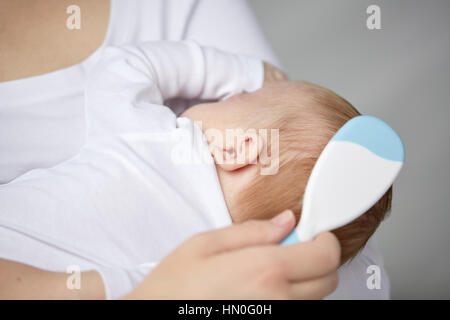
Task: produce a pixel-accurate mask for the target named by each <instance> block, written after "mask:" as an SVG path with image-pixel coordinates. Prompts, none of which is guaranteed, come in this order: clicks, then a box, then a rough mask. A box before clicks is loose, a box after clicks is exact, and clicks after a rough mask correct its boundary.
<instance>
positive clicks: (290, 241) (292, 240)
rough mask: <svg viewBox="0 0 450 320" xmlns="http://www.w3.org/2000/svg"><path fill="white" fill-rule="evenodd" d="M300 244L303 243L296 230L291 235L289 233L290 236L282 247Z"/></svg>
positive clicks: (285, 239) (283, 242) (282, 243)
mask: <svg viewBox="0 0 450 320" xmlns="http://www.w3.org/2000/svg"><path fill="white" fill-rule="evenodd" d="M299 242H301V241H300V239H299V237H298V235H297V232H296V231H295V229H294V230H292V232H291V233H289V235H288V236H287V237H286V238H284V240H283V241H281V243H280V245H282V246H287V245H290V244H295V243H299Z"/></svg>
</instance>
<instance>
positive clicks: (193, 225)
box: [0, 42, 264, 298]
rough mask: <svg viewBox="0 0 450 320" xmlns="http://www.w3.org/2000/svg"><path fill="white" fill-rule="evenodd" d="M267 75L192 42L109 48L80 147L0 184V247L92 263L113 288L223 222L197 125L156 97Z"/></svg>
mask: <svg viewBox="0 0 450 320" xmlns="http://www.w3.org/2000/svg"><path fill="white" fill-rule="evenodd" d="M263 78H264V74H263V65H262V62H261V60H259V59H255V58H246V57H243V56H235V55H231V54H225V53H221V52H219V51H217V50H214V49H208V48H205V49H202V48H200V47H199V46H197V45H196V44H194V43H192V42H159V43H158V42H156V43H155V42H147V43H143V44H141V45H139V46H138V47H130V46H129V47H124V48H115V47H111V48H108V49H106V50H105V51H104V53H103V57H102V59H101V60H100V62H99V64H98V66H97V67H96V69H95V71H94V72H93V75H92V78H91V79H90V80H89V81H88V86H87V88H86V115H87V123H88V126H87V128H88V138H87V142H86V144H85V145H84V146H83V147H82V148H81V150H80V152H79V153H78V154H77V155H76V156H75V157H74V158H72V159H70V160H68V161H66V162H63V163H61V164H59V165H57V166H55V167H53V168H50V169H36V170H31V171H29V172H27V173H26V174H24V175H22V176H20V177H18V178H16V179H15V180H13V181H12V182H10V183H7V184H3V185H0V203H2V214H1V215H0V226H1V228H2V229H1V230H0V231H3V232H0V238H1V240H2V241H1V246H0V256H1V257H3V258H6V259H10V260H18V261H21V262H24V263H27V264H31V265H34V266H37V267H40V268H44V269H50V270H59V271H66V268H67V267H68V266H69V265H78V266H80V267H81V268H82V269H86V268H92V267H93V268H94V269H97V270H99V272H100V273H101V274H102V277H103V279H104V281H105V287H106V292H107V297H108V298H118V297H120V296H123V295H124V294H126V293H127V292H129V291H130V290H131V289H132V288H133V287H134V286H136V285H137V284H138V283H139V282H140V281H142V280H143V278H144V276H145V275H146V273H147V272H146V271H148V269H149V268H151V267H153V266H155V265H156V264H157V263H158V261H160V260H161V259H162V258H163V257H164V256H165V255H166V254H167V253H169V252H170V251H171V250H173V249H174V248H176V247H177V246H178V245H180V244H181V243H182V242H183V241H185V240H186V239H187V238H188V237H190V236H192V235H194V234H196V233H198V232H201V231H206V230H210V229H214V228H220V227H224V226H226V225H230V224H231V219H230V216H229V214H228V210H227V208H226V205H225V200H224V198H223V194H222V191H221V188H220V183H219V180H218V178H217V173H216V169H215V165H214V161H213V160H212V158H211V155H210V153H209V149H208V146H207V144H206V142H205V141H204V139H203V134H202V131H201V129H200V128H199V127H198V126H197V125H196V124H194V123H193V122H192V121H190V120H189V119H187V118H178V119H177V118H176V115H175V114H174V113H173V111H171V110H170V109H169V108H167V107H165V106H163V105H162V103H163V101H164V100H165V99H169V98H171V97H175V96H176V97H183V98H190V99H197V98H198V99H221V98H224V97H226V96H228V95H233V94H236V93H239V92H242V91H244V90H245V91H247V92H251V91H254V90H256V89H259V88H260V87H261V85H262V82H263ZM14 233H16V235H14ZM17 233H20V236H18V235H17ZM10 237H14V242H11V240H12V239H10ZM29 238H34V239H35V240H36V241H32V242H29V241H28V239H29ZM17 247H18V248H20V250H19V251H17V250H16V248H17ZM44 251H50V252H51V257H49V256H48V255H46V256H42V257H41V256H40V255H37V256H35V255H34V254H33V253H35V252H44ZM31 257H32V258H31ZM64 263H66V265H65V266H64ZM62 267H63V269H61V268H62ZM114 270H117V272H115V271H114Z"/></svg>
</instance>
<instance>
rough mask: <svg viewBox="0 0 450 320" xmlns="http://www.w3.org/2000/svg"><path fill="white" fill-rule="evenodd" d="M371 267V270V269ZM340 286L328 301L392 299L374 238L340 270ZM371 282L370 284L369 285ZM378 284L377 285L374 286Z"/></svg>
mask: <svg viewBox="0 0 450 320" xmlns="http://www.w3.org/2000/svg"><path fill="white" fill-rule="evenodd" d="M369 267H370V268H369ZM338 272H339V285H338V287H337V289H336V290H335V291H334V292H333V293H332V294H331V295H329V296H328V297H326V299H328V300H386V299H389V298H390V282H389V277H388V276H387V274H386V270H385V269H384V265H383V257H382V256H381V254H380V252H379V250H378V248H377V247H376V244H375V239H374V237H372V238H371V239H369V241H368V242H367V244H366V246H365V247H364V249H363V250H362V251H361V252H360V253H359V254H358V255H357V256H356V257H355V258H354V259H352V260H350V261H348V262H347V263H345V264H344V265H342V266H341V267H340V268H339V270H338ZM368 282H369V283H368ZM374 284H376V285H374Z"/></svg>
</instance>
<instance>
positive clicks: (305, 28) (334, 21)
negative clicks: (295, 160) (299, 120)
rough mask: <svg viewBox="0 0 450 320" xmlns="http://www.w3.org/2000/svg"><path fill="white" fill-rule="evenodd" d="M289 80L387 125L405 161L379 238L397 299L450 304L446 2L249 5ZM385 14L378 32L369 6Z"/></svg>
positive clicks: (263, 1)
mask: <svg viewBox="0 0 450 320" xmlns="http://www.w3.org/2000/svg"><path fill="white" fill-rule="evenodd" d="M250 4H251V5H252V7H253V8H254V10H255V14H256V16H257V17H258V18H259V20H260V23H261V25H262V28H263V30H264V31H265V33H266V35H267V37H268V38H269V41H270V42H271V44H272V45H273V48H274V50H275V52H276V53H277V54H278V56H279V58H280V61H281V63H282V65H283V66H284V69H285V70H286V71H287V73H288V74H289V76H290V77H291V78H293V79H297V80H301V79H305V80H308V81H311V82H315V83H318V84H320V85H323V86H325V87H328V88H330V89H332V90H334V91H335V92H337V93H338V94H340V95H342V96H343V97H345V98H346V99H348V100H349V101H350V102H351V103H352V104H354V105H355V106H356V107H357V108H358V109H359V110H360V111H361V112H362V113H367V114H372V115H375V116H378V117H381V118H382V119H385V120H386V121H387V122H388V123H390V124H391V125H392V126H393V127H394V128H395V129H396V130H397V131H398V133H399V134H400V136H401V137H402V138H403V141H404V143H405V148H406V163H405V166H404V169H403V171H402V172H401V174H400V177H399V178H398V180H397V182H396V184H395V189H394V200H393V210H392V213H391V216H390V217H389V218H388V219H387V220H386V221H385V222H384V223H383V224H382V225H381V227H380V229H379V231H378V232H377V240H378V245H379V247H380V249H381V251H382V253H383V255H384V259H385V264H386V268H387V271H388V273H389V275H390V278H391V285H392V291H391V294H392V298H394V299H395V298H397V299H402V298H404V299H416V298H424V299H428V298H430V299H431V298H440V299H442V298H445V299H449V298H450V230H449V227H450V129H449V125H448V123H449V120H450V85H449V84H450V1H448V0H442V1H425V0H423V1H417V0H416V1H414V0H390V1H387V0H386V1H379V0H378V1H377V0H373V1H364V0H352V1H350V0H341V1H337V0H277V1H275V0H251V1H250ZM370 4H377V5H379V6H380V8H381V26H382V29H381V30H374V31H370V30H368V29H367V27H366V18H367V16H368V15H367V14H366V8H367V7H368V6H369V5H370Z"/></svg>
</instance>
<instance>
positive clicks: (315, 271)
mask: <svg viewBox="0 0 450 320" xmlns="http://www.w3.org/2000/svg"><path fill="white" fill-rule="evenodd" d="M273 250H274V251H276V253H275V255H274V257H275V258H277V259H280V261H281V263H282V266H283V269H284V271H285V272H286V277H287V279H289V280H291V281H298V280H307V279H315V278H318V277H321V276H324V275H327V274H329V273H332V272H334V271H335V270H336V269H337V268H338V267H339V264H340V256H341V247H340V245H339V241H338V240H337V238H336V236H335V235H334V234H332V233H331V232H324V233H321V234H319V235H318V236H317V237H316V238H314V239H313V240H311V241H309V242H303V243H298V244H294V245H288V246H282V247H279V248H274V249H273ZM304 257H308V259H307V260H305V259H304Z"/></svg>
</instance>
